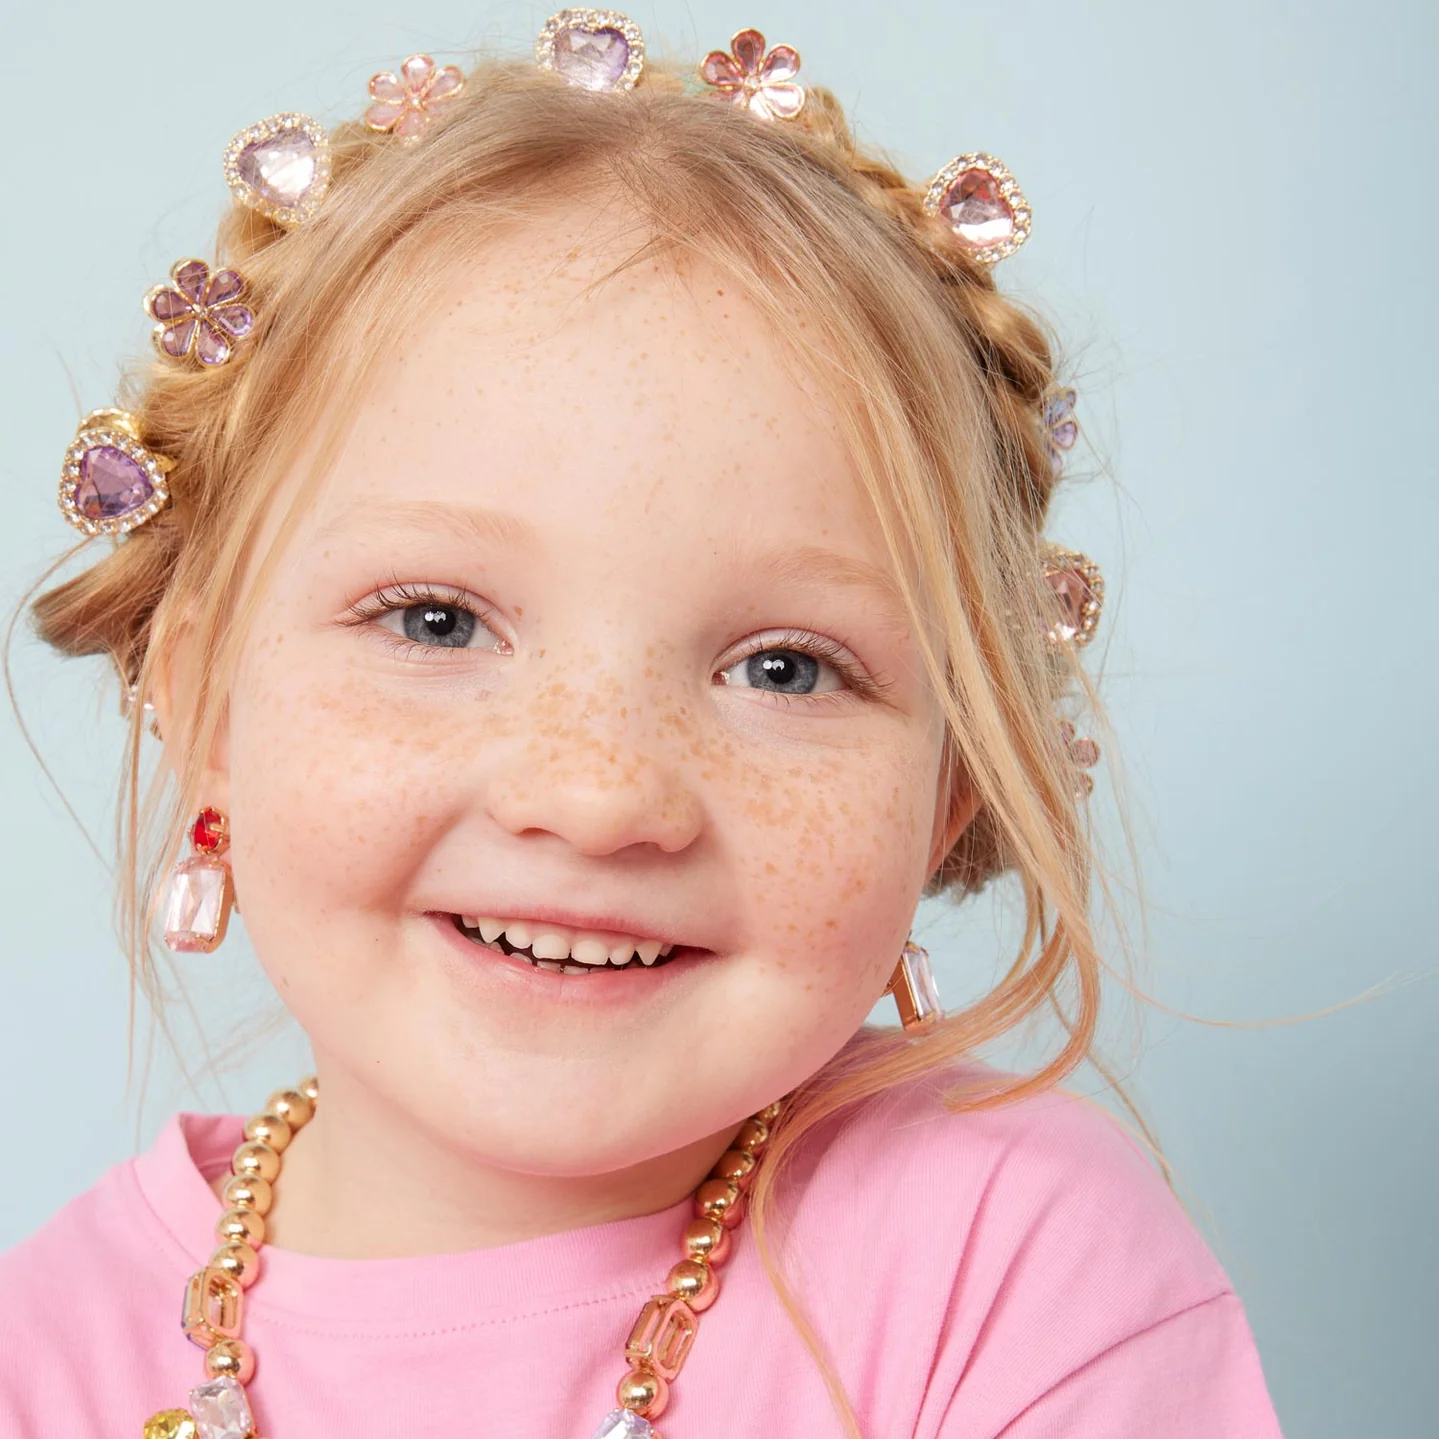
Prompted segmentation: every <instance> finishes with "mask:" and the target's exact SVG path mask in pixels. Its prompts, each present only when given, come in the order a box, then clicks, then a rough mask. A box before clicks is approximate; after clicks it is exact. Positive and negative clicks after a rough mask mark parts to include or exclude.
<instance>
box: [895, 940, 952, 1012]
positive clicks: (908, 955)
mask: <svg viewBox="0 0 1439 1439" xmlns="http://www.w3.org/2000/svg"><path fill="white" fill-rule="evenodd" d="M884 992H885V993H886V994H892V995H893V996H894V1003H895V1007H896V1008H897V1009H898V1010H899V1021H900V1023H901V1024H902V1025H904V1027H905V1028H906V1029H907V1030H918V1029H928V1028H929V1027H930V1025H932V1024H934V1023H936V1022H937V1021H938V1020H939V1019H940V1018H941V1017H942V1016H943V1014H944V1010H943V1009H941V1008H940V1005H939V988H938V986H937V985H936V984H935V982H934V970H932V969H931V968H930V966H929V951H928V950H924V949H921V948H920V947H919V946H918V945H917V944H915V943H914V941H913V940H909V939H907V940H905V942H904V949H903V950H902V951H901V953H900V956H899V963H898V964H896V965H895V967H894V973H893V974H892V975H890V978H889V983H888V984H887V985H885V987H884Z"/></svg>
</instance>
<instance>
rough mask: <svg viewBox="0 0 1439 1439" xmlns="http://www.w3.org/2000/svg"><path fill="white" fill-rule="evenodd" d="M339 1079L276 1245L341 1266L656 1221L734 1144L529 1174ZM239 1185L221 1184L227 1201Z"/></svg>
mask: <svg viewBox="0 0 1439 1439" xmlns="http://www.w3.org/2000/svg"><path fill="white" fill-rule="evenodd" d="M338 1079H340V1076H338V1075H334V1076H331V1075H329V1074H328V1073H327V1076H326V1079H325V1087H324V1089H323V1091H322V1097H321V1101H320V1104H319V1106H318V1108H317V1110H316V1114H315V1117H314V1119H312V1120H311V1121H310V1123H309V1124H307V1125H306V1126H305V1127H304V1128H303V1129H302V1130H300V1132H299V1133H298V1134H297V1135H296V1136H295V1138H294V1139H293V1141H292V1142H291V1143H290V1145H289V1147H288V1148H287V1149H286V1150H285V1152H284V1155H283V1157H282V1166H283V1167H282V1171H281V1178H280V1181H279V1183H278V1184H277V1185H276V1199H275V1204H274V1207H273V1208H272V1209H271V1211H270V1213H269V1214H268V1215H266V1217H265V1228H266V1235H265V1242H266V1244H267V1245H270V1246H273V1247H275V1248H279V1249H288V1250H293V1251H296V1252H299V1253H302V1254H312V1255H319V1256H323V1257H328V1258H336V1259H387V1258H404V1257H409V1256H415V1255H421V1254H452V1253H458V1252H461V1251H464V1250H470V1249H489V1248H493V1247H495V1246H497V1245H501V1244H514V1243H516V1242H518V1241H520V1240H524V1239H537V1238H539V1237H541V1236H542V1235H546V1234H557V1233H561V1232H564V1231H566V1230H571V1229H582V1228H584V1227H586V1226H588V1225H592V1224H604V1223H606V1222H608V1221H610V1220H615V1219H629V1218H633V1217H635V1216H637V1215H641V1214H653V1213H655V1212H656V1211H658V1210H661V1209H667V1208H668V1207H669V1206H670V1205H672V1204H676V1203H678V1202H679V1201H680V1200H681V1199H683V1198H684V1197H685V1196H686V1195H688V1194H690V1193H692V1192H693V1191H694V1190H695V1189H696V1188H697V1187H698V1186H699V1184H700V1183H701V1182H702V1181H703V1180H704V1178H705V1176H706V1174H707V1173H708V1172H709V1170H710V1168H711V1167H712V1166H713V1164H714V1162H715V1161H716V1160H717V1159H718V1158H719V1156H720V1155H721V1154H722V1153H723V1152H724V1150H725V1149H726V1148H727V1147H728V1141H729V1139H730V1137H731V1131H730V1130H725V1131H723V1132H722V1133H720V1134H716V1135H710V1136H707V1137H706V1138H704V1139H702V1140H699V1141H697V1142H695V1143H693V1144H690V1145H687V1146H686V1147H685V1148H683V1149H679V1150H676V1151H674V1152H673V1153H670V1154H663V1155H659V1156H657V1157H655V1158H653V1159H650V1160H646V1161H644V1162H643V1163H641V1164H637V1165H633V1166H631V1167H629V1168H627V1169H620V1170H615V1171H613V1172H611V1173H608V1174H597V1175H584V1176H556V1175H543V1174H524V1173H518V1172H516V1171H514V1170H511V1169H505V1168H502V1167H499V1166H496V1165H491V1164H487V1163H485V1162H484V1161H483V1160H477V1159H476V1158H475V1157H474V1156H473V1155H470V1154H466V1153H464V1152H462V1151H457V1150H455V1149H453V1148H449V1147H446V1146H444V1145H442V1144H439V1143H437V1142H436V1141H435V1140H434V1139H433V1137H432V1136H430V1135H427V1134H425V1133H424V1132H422V1131H419V1130H417V1129H416V1128H415V1127H414V1126H413V1125H411V1124H409V1123H407V1122H406V1121H405V1119H404V1117H403V1116H400V1115H397V1114H395V1113H394V1111H393V1110H390V1109H389V1108H388V1107H387V1106H384V1105H383V1104H379V1103H376V1102H375V1101H374V1099H373V1097H372V1096H369V1095H367V1094H365V1093H364V1092H363V1091H357V1090H355V1089H353V1088H351V1087H350V1086H348V1085H345V1084H344V1083H343V1082H340V1083H336V1082H335V1080H338ZM377 1155H378V1156H381V1158H380V1159H379V1160H378V1161H377V1159H376V1156H377ZM227 1178H228V1173H226V1174H221V1175H219V1176H217V1177H216V1179H215V1180H214V1181H213V1182H212V1188H214V1190H215V1192H216V1193H217V1194H218V1193H219V1191H220V1190H221V1188H223V1186H224V1183H225V1180H226V1179H227Z"/></svg>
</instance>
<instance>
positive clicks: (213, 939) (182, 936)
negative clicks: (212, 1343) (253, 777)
mask: <svg viewBox="0 0 1439 1439" xmlns="http://www.w3.org/2000/svg"><path fill="white" fill-rule="evenodd" d="M229 885H230V872H229V870H228V869H227V868H226V867H225V864H224V861H223V860H218V859H215V858H214V857H213V856H212V855H208V854H199V855H195V856H194V857H193V858H191V859H187V860H183V861H182V862H181V863H180V864H177V865H176V866H175V868H174V870H173V871H172V873H171V875H170V886H169V891H168V893H167V895H166V899H165V943H166V944H167V945H169V947H170V948H171V949H173V950H176V951H178V952H180V953H182V954H193V953H196V952H197V951H198V952H208V951H209V950H212V949H214V947H215V946H216V944H218V943H219V941H220V939H221V938H222V937H223V935H224V932H225V929H224V927H225V922H226V920H227V919H228V918H229V915H228V912H227V907H226V900H227V899H228V898H229ZM216 1382H218V1381H216ZM196 1392H197V1393H198V1392H199V1391H198V1390H197V1391H196ZM190 1397H191V1398H192V1399H193V1398H194V1395H193V1394H192V1395H191V1396H190ZM195 1417H196V1418H197V1419H198V1418H199V1414H198V1412H197V1414H196V1416H195ZM201 1432H202V1434H203V1428H202V1431H201Z"/></svg>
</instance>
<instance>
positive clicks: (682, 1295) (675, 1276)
mask: <svg viewBox="0 0 1439 1439" xmlns="http://www.w3.org/2000/svg"><path fill="white" fill-rule="evenodd" d="M665 1288H666V1289H668V1290H669V1292H670V1293H671V1294H673V1295H674V1296H675V1298H676V1299H683V1300H684V1302H685V1303H686V1304H688V1305H689V1307H690V1308H691V1309H693V1310H694V1312H695V1313H696V1314H699V1313H702V1312H703V1311H704V1310H706V1309H708V1308H709V1307H710V1305H711V1304H713V1303H714V1302H715V1300H716V1299H718V1298H719V1275H718V1274H716V1273H715V1272H714V1270H713V1269H711V1268H710V1267H709V1265H708V1264H701V1263H700V1262H699V1261H698V1260H697V1259H681V1260H680V1262H679V1263H678V1264H676V1265H674V1266H673V1267H672V1268H671V1269H670V1272H669V1274H668V1275H667V1276H666V1277H665Z"/></svg>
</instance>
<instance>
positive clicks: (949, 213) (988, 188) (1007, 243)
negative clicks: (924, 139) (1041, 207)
mask: <svg viewBox="0 0 1439 1439" xmlns="http://www.w3.org/2000/svg"><path fill="white" fill-rule="evenodd" d="M924 213H925V214H926V215H938V216H941V217H942V218H943V219H944V220H945V221H946V222H947V223H948V225H949V228H950V229H951V230H953V231H954V233H955V235H956V236H957V237H958V239H959V242H960V244H962V245H963V246H964V247H965V249H966V250H968V251H969V253H970V254H971V255H972V256H973V257H974V258H975V259H976V260H978V261H979V262H980V264H982V265H992V264H994V263H995V261H997V260H1002V259H1004V257H1005V256H1006V255H1012V254H1014V252H1015V251H1016V250H1017V249H1019V247H1020V246H1021V245H1022V244H1024V242H1025V241H1026V240H1027V239H1028V238H1029V225H1030V221H1031V219H1032V218H1033V213H1032V211H1031V210H1030V208H1029V201H1028V200H1026V199H1025V198H1024V191H1023V190H1021V189H1020V188H1019V182H1018V181H1017V180H1016V179H1015V178H1014V176H1013V175H1011V174H1010V173H1009V171H1008V170H1007V169H1005V167H1004V166H1003V165H1002V164H1001V163H1000V162H999V161H998V160H996V159H995V158H994V156H993V155H986V154H985V153H984V152H983V151H975V152H974V153H973V154H969V155H959V156H956V157H955V158H954V159H953V160H951V161H950V162H949V164H948V165H946V166H945V167H944V169H942V170H941V171H940V172H939V173H938V174H937V175H936V176H935V177H934V179H933V180H931V181H930V182H929V189H928V191H927V192H926V193H925V197H924Z"/></svg>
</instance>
